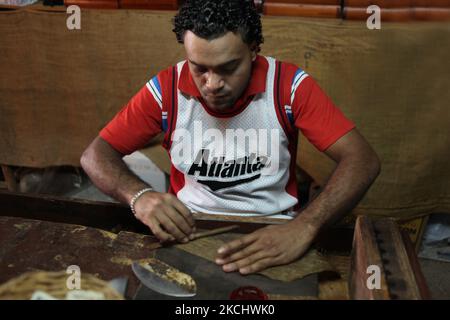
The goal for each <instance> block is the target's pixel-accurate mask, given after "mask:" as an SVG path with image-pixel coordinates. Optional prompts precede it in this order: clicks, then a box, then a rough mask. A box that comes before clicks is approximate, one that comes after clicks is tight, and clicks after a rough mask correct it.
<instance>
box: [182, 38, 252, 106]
mask: <svg viewBox="0 0 450 320" xmlns="http://www.w3.org/2000/svg"><path fill="white" fill-rule="evenodd" d="M184 47H185V50H186V56H187V60H188V64H189V70H190V71H191V74H192V78H193V79H194V82H195V84H196V86H197V88H198V90H199V91H200V94H201V95H202V97H203V99H204V100H205V101H206V103H207V105H208V106H209V107H210V108H211V109H213V110H214V111H218V112H220V111H227V109H230V108H231V107H233V105H234V103H235V102H236V100H237V99H238V98H239V97H240V96H241V94H242V93H243V92H244V90H245V89H246V88H247V85H248V82H249V80H250V76H251V72H252V61H253V60H255V58H256V51H255V50H251V48H250V46H249V45H248V44H246V43H244V41H243V40H242V38H241V35H240V34H239V33H236V34H234V33H233V32H228V33H226V34H225V35H224V36H222V37H220V38H217V39H214V40H205V39H202V38H200V37H198V36H196V35H195V34H194V33H193V32H191V31H187V32H186V34H185V36H184Z"/></svg>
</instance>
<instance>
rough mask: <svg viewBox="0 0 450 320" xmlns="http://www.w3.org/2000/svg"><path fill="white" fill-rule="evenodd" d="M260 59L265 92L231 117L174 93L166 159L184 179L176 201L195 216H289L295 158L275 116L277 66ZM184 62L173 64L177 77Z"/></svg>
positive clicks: (272, 62) (273, 61)
mask: <svg viewBox="0 0 450 320" xmlns="http://www.w3.org/2000/svg"><path fill="white" fill-rule="evenodd" d="M264 58H265V59H267V61H268V71H267V77H266V90H265V92H263V93H260V94H257V95H256V96H255V97H254V98H253V100H252V101H251V102H250V103H249V104H248V105H247V107H246V108H245V109H244V110H242V111H241V112H240V113H239V114H237V115H234V116H232V117H228V118H223V117H220V118H219V117H215V116H213V115H210V114H209V113H208V112H207V111H206V110H205V108H204V107H203V105H202V104H201V103H200V102H199V101H198V99H197V98H195V97H191V96H189V95H185V94H184V93H182V92H181V91H180V90H176V92H177V95H178V96H177V108H176V118H175V119H176V122H175V125H174V130H173V134H172V139H171V140H172V141H171V145H170V147H169V154H170V157H171V160H172V165H173V166H174V168H175V169H176V170H178V171H179V172H180V173H181V174H182V175H184V185H183V186H182V187H181V189H179V190H178V192H177V197H178V199H179V200H181V201H182V202H183V203H184V204H185V205H186V206H187V207H188V208H190V209H191V210H192V211H194V212H205V213H210V214H227V215H233V214H237V215H273V214H277V213H283V212H284V213H286V212H290V211H291V209H292V208H293V207H294V206H295V205H296V204H297V198H296V197H294V196H293V195H291V194H289V193H288V192H287V191H286V186H287V183H288V180H289V174H290V173H289V171H290V170H289V168H290V164H291V160H292V159H291V157H295V155H291V154H290V152H289V149H288V144H289V139H288V136H287V135H286V133H285V131H284V130H283V127H282V125H281V124H280V121H279V120H278V117H277V113H276V107H275V101H274V83H275V69H276V61H275V59H273V58H270V57H264ZM184 63H186V61H183V62H180V63H178V64H177V69H178V77H179V75H180V74H181V69H182V67H183V64H184ZM163 116H164V114H163Z"/></svg>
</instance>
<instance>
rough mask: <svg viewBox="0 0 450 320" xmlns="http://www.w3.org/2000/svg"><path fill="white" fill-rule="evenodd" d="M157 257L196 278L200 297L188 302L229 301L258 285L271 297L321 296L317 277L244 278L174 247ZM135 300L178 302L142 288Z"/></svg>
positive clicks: (158, 254) (257, 276)
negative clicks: (241, 290) (234, 294)
mask: <svg viewBox="0 0 450 320" xmlns="http://www.w3.org/2000/svg"><path fill="white" fill-rule="evenodd" d="M155 257H156V258H158V259H159V260H161V261H164V262H165V263H168V264H169V265H171V266H173V267H175V268H177V269H178V270H180V271H182V272H184V273H187V274H189V275H191V276H192V278H193V279H194V280H195V282H196V284H197V294H196V295H195V296H194V297H192V298H188V300H189V299H192V300H197V299H200V300H204V299H208V300H215V299H229V297H230V294H231V292H232V291H233V290H235V289H237V288H239V287H243V286H255V287H257V288H259V289H261V290H262V291H264V292H265V293H266V294H270V295H283V296H290V297H296V298H302V297H303V298H305V299H306V298H314V297H317V295H318V280H317V274H312V275H309V276H307V277H305V278H303V279H299V280H295V281H291V282H288V283H286V282H283V281H279V280H273V279H270V278H267V277H265V276H262V275H259V274H253V275H247V276H242V275H240V274H239V273H238V272H232V273H225V272H223V271H222V269H221V267H220V266H218V265H216V264H215V263H213V262H210V261H208V260H206V259H203V258H200V257H198V256H196V255H193V254H190V253H188V252H186V251H184V250H181V249H178V248H174V247H172V248H163V249H158V250H157V251H156V254H155ZM135 299H137V300H140V299H156V300H159V299H161V300H164V299H174V297H169V296H165V295H162V294H159V293H157V292H155V291H153V290H151V289H148V288H146V287H145V286H141V287H140V288H139V290H138V292H137V294H136V297H135ZM183 299H186V298H183Z"/></svg>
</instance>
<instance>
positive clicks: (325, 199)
mask: <svg viewBox="0 0 450 320" xmlns="http://www.w3.org/2000/svg"><path fill="white" fill-rule="evenodd" d="M379 171H380V165H379V162H378V158H377V157H376V155H375V154H372V153H369V154H368V155H361V156H355V157H353V158H352V157H349V158H346V159H342V160H341V161H340V162H339V163H338V165H337V167H336V169H335V170H334V172H333V174H332V175H331V177H330V179H329V180H328V182H327V183H326V185H325V187H324V188H323V190H322V192H320V193H319V195H318V196H317V197H316V198H315V199H313V200H312V201H311V202H310V203H309V205H308V206H307V207H306V208H305V209H304V210H303V211H302V212H301V213H300V214H299V216H298V217H297V218H296V219H295V220H294V222H299V223H305V222H307V223H309V224H310V225H311V226H313V228H317V229H318V230H319V229H322V228H323V227H325V226H327V225H330V224H332V223H334V222H336V221H337V220H339V219H341V218H342V217H343V216H344V215H345V214H347V213H349V212H350V211H351V210H352V209H353V208H354V207H355V206H356V205H357V204H358V202H359V201H360V200H361V199H362V197H363V196H364V194H365V193H366V191H367V190H368V189H369V187H370V186H371V184H372V183H373V181H374V180H375V178H376V177H377V176H378V174H379Z"/></svg>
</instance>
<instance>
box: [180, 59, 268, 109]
mask: <svg viewBox="0 0 450 320" xmlns="http://www.w3.org/2000/svg"><path fill="white" fill-rule="evenodd" d="M268 67H269V64H268V62H267V59H266V58H264V57H263V56H260V55H257V56H256V59H255V61H253V62H252V74H251V77H250V81H249V83H248V85H247V88H246V89H245V91H244V93H243V94H242V96H241V97H240V98H239V100H245V99H247V98H248V97H249V96H251V95H256V94H258V93H262V92H265V91H266V77H267V70H268ZM179 79H180V81H178V89H179V90H180V91H182V92H183V93H185V94H188V95H190V96H193V97H201V94H200V91H199V90H198V88H197V86H196V85H195V82H194V79H193V78H192V75H191V72H190V70H189V65H188V62H187V61H186V63H185V64H184V65H183V67H182V69H181V74H180V78H179Z"/></svg>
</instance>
